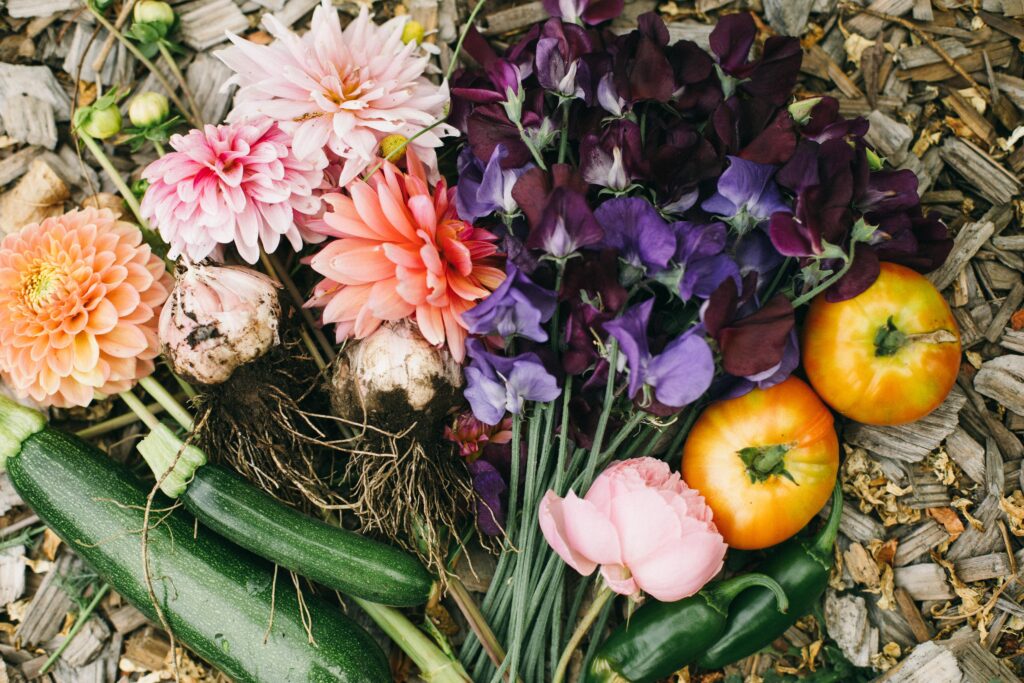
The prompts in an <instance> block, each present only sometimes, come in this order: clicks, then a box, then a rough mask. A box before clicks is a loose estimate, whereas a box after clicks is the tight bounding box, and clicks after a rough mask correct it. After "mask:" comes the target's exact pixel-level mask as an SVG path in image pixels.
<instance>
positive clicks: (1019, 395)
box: [974, 354, 1024, 415]
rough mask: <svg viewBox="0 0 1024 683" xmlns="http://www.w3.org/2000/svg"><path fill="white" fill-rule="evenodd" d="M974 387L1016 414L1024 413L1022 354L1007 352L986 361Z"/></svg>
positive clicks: (1023, 359) (1023, 362)
mask: <svg viewBox="0 0 1024 683" xmlns="http://www.w3.org/2000/svg"><path fill="white" fill-rule="evenodd" d="M974 388H975V389H977V390H978V393H980V394H982V395H983V396H988V397H989V398H991V399H993V400H994V401H996V402H997V403H999V404H1000V405H1003V406H1006V408H1007V409H1008V410H1012V411H1013V412H1015V413H1017V414H1018V415H1024V356H1021V355H1017V354H1007V355H1005V356H999V357H998V358H993V359H992V360H990V361H986V362H985V363H984V364H983V365H982V366H981V370H979V371H978V374H977V375H975V377H974Z"/></svg>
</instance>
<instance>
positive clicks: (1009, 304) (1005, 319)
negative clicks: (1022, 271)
mask: <svg viewBox="0 0 1024 683" xmlns="http://www.w3.org/2000/svg"><path fill="white" fill-rule="evenodd" d="M1022 302H1024V281H1021V279H1020V277H1019V276H1018V278H1017V284H1015V285H1014V286H1013V289H1011V290H1010V293H1009V294H1007V295H1006V297H1005V298H1004V299H1003V303H1002V304H1000V306H999V310H998V311H996V314H995V315H994V316H992V322H991V323H989V326H988V328H986V330H985V339H988V340H989V341H990V342H996V341H998V340H999V337H1000V336H1002V334H1003V330H1004V328H1005V327H1006V325H1007V323H1009V322H1010V316H1012V315H1013V314H1014V313H1016V312H1017V309H1018V308H1020V305H1021V303H1022Z"/></svg>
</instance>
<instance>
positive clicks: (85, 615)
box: [39, 584, 110, 676]
mask: <svg viewBox="0 0 1024 683" xmlns="http://www.w3.org/2000/svg"><path fill="white" fill-rule="evenodd" d="M109 590H110V586H109V585H108V584H103V585H102V586H100V587H99V588H98V589H97V590H96V594H95V595H93V596H92V600H90V601H89V604H88V605H86V606H85V609H83V610H82V611H81V612H80V613H79V615H78V618H77V619H75V624H74V626H72V627H71V630H70V631H68V634H67V636H65V637H64V642H63V643H61V644H60V647H58V648H57V649H56V650H54V651H53V654H51V655H50V656H49V658H47V660H46V661H45V662H44V663H43V668H41V669H40V670H39V675H40V676H42V675H43V674H45V673H46V672H47V671H49V670H50V667H51V666H53V665H54V663H55V662H56V661H57V660H58V659H59V658H60V656H61V655H62V654H64V650H66V649H68V645H70V644H71V641H72V640H74V638H75V636H77V635H78V632H79V631H81V630H82V627H83V626H85V624H86V622H87V621H89V617H91V616H92V613H93V612H94V611H96V607H97V606H98V605H99V604H100V600H102V599H103V596H104V595H106V594H107V591H109Z"/></svg>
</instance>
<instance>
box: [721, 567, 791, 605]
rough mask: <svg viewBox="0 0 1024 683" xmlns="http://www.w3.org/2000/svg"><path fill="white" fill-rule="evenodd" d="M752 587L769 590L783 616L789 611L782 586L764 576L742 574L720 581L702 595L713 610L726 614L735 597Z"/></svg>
mask: <svg viewBox="0 0 1024 683" xmlns="http://www.w3.org/2000/svg"><path fill="white" fill-rule="evenodd" d="M754 586H761V587H762V588H767V589H768V590H770V591H771V592H772V593H773V594H774V595H775V605H776V606H777V607H778V608H779V611H780V612H782V613H783V614H785V613H786V611H787V610H788V609H789V598H787V597H786V592H785V591H784V590H782V586H780V585H779V582H778V581H776V580H775V579H773V578H772V577H770V576H767V575H765V574H756V573H755V574H743V575H742V576H736V577H733V578H731V579H729V580H727V581H721V582H719V583H717V584H715V585H714V586H712V587H710V588H707V589H705V591H704V595H705V597H706V599H707V601H708V604H710V605H711V606H712V607H713V608H714V609H717V610H718V611H719V612H721V613H722V614H728V612H729V604H730V603H731V602H732V601H733V600H734V599H735V598H736V596H737V595H739V594H740V593H742V592H743V591H745V590H747V589H748V588H753V587H754Z"/></svg>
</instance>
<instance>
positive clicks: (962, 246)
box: [928, 221, 996, 289]
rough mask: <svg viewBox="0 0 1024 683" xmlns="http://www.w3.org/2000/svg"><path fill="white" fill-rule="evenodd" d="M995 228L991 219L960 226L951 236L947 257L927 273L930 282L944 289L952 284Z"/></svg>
mask: <svg viewBox="0 0 1024 683" xmlns="http://www.w3.org/2000/svg"><path fill="white" fill-rule="evenodd" d="M995 229H996V226H995V223H993V222H992V221H979V222H977V223H967V224H966V225H964V226H963V227H962V228H960V232H958V233H957V234H956V237H955V238H953V250H952V251H951V252H950V253H949V257H948V258H947V259H946V261H945V262H944V263H943V264H942V265H941V266H940V267H939V268H938V269H937V270H935V271H933V272H932V273H930V274H929V275H928V279H929V280H931V281H932V284H933V285H935V286H936V287H937V288H938V289H945V288H946V287H949V286H950V285H951V284H953V280H955V279H956V276H957V275H958V274H959V273H960V271H961V270H963V269H964V267H965V266H967V263H968V262H969V261H970V260H971V259H972V258H973V257H974V255H975V254H977V253H978V250H979V249H981V245H983V244H985V242H987V241H988V239H989V238H990V237H991V236H992V233H993V232H995Z"/></svg>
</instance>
